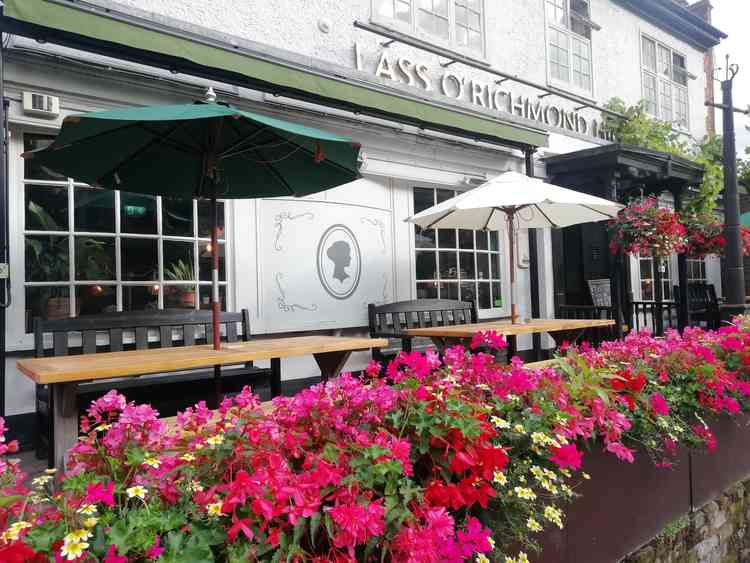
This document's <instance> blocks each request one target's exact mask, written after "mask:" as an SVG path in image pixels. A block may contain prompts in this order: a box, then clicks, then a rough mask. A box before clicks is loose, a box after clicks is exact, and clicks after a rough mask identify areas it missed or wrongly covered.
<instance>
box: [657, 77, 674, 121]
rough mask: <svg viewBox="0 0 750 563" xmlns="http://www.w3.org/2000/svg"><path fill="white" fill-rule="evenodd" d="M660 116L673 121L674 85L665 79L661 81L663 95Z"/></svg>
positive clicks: (663, 119)
mask: <svg viewBox="0 0 750 563" xmlns="http://www.w3.org/2000/svg"><path fill="white" fill-rule="evenodd" d="M659 118H660V119H661V120H662V121H672V119H673V113H672V85H671V84H670V83H669V82H666V81H664V80H662V81H661V96H660V103H659Z"/></svg>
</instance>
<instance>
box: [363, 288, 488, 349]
mask: <svg viewBox="0 0 750 563" xmlns="http://www.w3.org/2000/svg"><path fill="white" fill-rule="evenodd" d="M367 316H368V320H369V325H370V336H371V337H373V338H388V339H389V343H390V345H389V346H388V347H387V348H383V349H380V350H376V349H373V351H372V357H373V359H374V360H376V361H378V362H381V363H387V362H389V361H390V360H392V359H393V358H395V357H396V356H397V355H398V353H399V352H401V351H402V350H403V351H404V352H412V351H416V350H419V351H423V350H426V349H427V348H428V347H430V343H429V342H428V341H425V342H424V343H422V344H418V345H417V346H416V347H415V346H414V342H413V337H412V336H409V335H407V334H406V333H405V331H406V330H408V329H412V328H429V327H439V326H453V325H460V324H467V323H476V322H477V308H476V305H475V304H474V303H467V302H465V301H453V300H448V299H416V300H413V301H399V302H397V303H388V304H385V305H375V304H373V303H370V304H369V305H368V306H367Z"/></svg>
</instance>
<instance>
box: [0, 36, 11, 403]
mask: <svg viewBox="0 0 750 563" xmlns="http://www.w3.org/2000/svg"><path fill="white" fill-rule="evenodd" d="M4 63H5V46H4V45H3V37H2V34H0V416H3V417H4V416H5V329H6V323H5V310H6V309H7V308H8V306H10V279H9V270H8V235H9V232H8V104H9V101H8V99H7V98H6V97H5V79H4V72H5V68H4Z"/></svg>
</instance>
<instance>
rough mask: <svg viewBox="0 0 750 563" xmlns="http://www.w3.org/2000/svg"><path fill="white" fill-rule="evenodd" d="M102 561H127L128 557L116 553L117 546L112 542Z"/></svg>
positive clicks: (118, 562) (126, 562) (103, 562)
mask: <svg viewBox="0 0 750 563" xmlns="http://www.w3.org/2000/svg"><path fill="white" fill-rule="evenodd" d="M102 563H128V558H127V557H123V556H122V555H118V554H117V547H116V546H115V545H114V544H112V545H110V546H109V550H108V551H107V554H106V555H105V556H104V559H103V560H102Z"/></svg>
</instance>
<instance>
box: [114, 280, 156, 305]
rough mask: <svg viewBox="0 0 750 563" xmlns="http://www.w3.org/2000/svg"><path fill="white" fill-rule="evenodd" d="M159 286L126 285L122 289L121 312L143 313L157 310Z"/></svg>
mask: <svg viewBox="0 0 750 563" xmlns="http://www.w3.org/2000/svg"><path fill="white" fill-rule="evenodd" d="M159 288H160V286H159V284H153V285H146V286H142V285H126V286H123V288H122V310H123V311H143V310H153V309H158V308H159Z"/></svg>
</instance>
